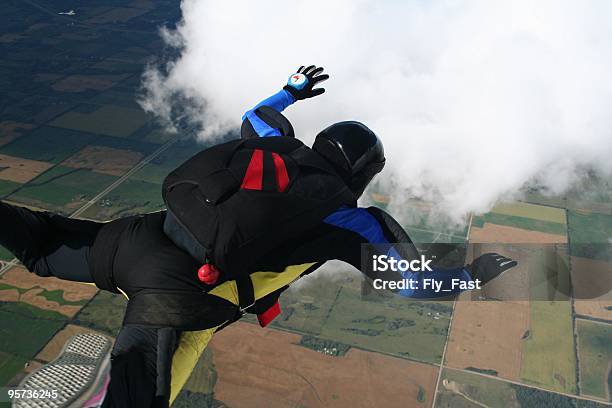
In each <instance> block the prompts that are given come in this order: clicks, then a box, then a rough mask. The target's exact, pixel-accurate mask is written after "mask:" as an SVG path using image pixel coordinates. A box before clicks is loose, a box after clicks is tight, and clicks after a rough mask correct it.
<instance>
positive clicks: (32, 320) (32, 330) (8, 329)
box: [0, 302, 66, 385]
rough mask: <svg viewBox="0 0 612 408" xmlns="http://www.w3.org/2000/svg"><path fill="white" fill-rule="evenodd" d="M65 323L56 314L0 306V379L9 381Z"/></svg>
mask: <svg viewBox="0 0 612 408" xmlns="http://www.w3.org/2000/svg"><path fill="white" fill-rule="evenodd" d="M65 323H66V318H65V317H64V316H63V315H61V314H59V313H56V312H53V311H49V310H42V309H38V308H36V307H34V306H30V305H28V304H25V303H14V302H0V353H2V362H0V365H1V369H0V379H2V380H3V381H4V382H2V383H0V385H4V384H6V381H8V380H9V379H11V378H13V377H14V376H15V375H16V374H17V373H18V372H19V371H21V370H22V369H23V364H22V362H25V361H29V360H30V359H31V358H32V357H34V356H35V355H36V353H38V352H39V351H40V350H41V349H42V348H43V347H44V345H45V344H47V342H48V341H49V340H50V339H51V338H52V337H53V335H55V333H56V332H57V331H58V330H60V329H61V328H62V327H63V326H64V324H65Z"/></svg>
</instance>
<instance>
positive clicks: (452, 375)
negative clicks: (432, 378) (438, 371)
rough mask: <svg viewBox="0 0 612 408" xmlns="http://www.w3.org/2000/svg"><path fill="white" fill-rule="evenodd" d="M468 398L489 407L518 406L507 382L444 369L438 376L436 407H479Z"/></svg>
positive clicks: (512, 390) (505, 407)
mask: <svg viewBox="0 0 612 408" xmlns="http://www.w3.org/2000/svg"><path fill="white" fill-rule="evenodd" d="M444 383H446V385H445V384H444ZM468 398H469V399H468ZM470 399H472V400H473V401H476V402H478V403H481V404H484V405H485V406H487V407H491V408H507V407H517V406H519V404H518V401H517V398H516V393H515V391H514V389H513V388H512V386H511V385H510V384H509V383H506V382H503V381H497V380H493V379H490V378H486V377H482V376H479V375H475V374H469V373H466V372H462V371H455V370H451V369H448V368H447V369H445V370H444V371H443V372H442V376H441V377H440V385H439V388H438V397H437V401H436V407H437V408H472V407H479V405H478V404H476V403H474V402H472V401H470Z"/></svg>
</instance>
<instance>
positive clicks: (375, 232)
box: [324, 207, 472, 298]
mask: <svg viewBox="0 0 612 408" xmlns="http://www.w3.org/2000/svg"><path fill="white" fill-rule="evenodd" d="M324 222H325V223H327V224H330V225H334V226H336V227H339V228H344V229H346V230H349V231H352V232H354V233H357V234H359V235H360V236H361V237H362V238H363V239H364V240H365V242H367V243H370V244H391V242H389V240H388V239H387V237H386V236H385V233H384V231H383V228H382V226H381V224H380V222H379V221H378V220H377V219H376V218H375V217H374V216H373V215H372V214H370V213H369V212H368V211H367V210H366V209H365V208H350V207H343V208H340V209H338V210H337V211H335V212H334V213H332V214H331V215H329V216H327V218H325V220H324ZM385 255H387V256H388V257H393V258H395V259H397V260H400V259H402V256H401V255H400V254H399V253H398V252H397V250H396V249H395V248H393V247H391V248H390V249H389V251H388V252H387V253H386V254H385ZM400 273H401V275H402V277H403V279H412V280H413V281H415V282H417V287H418V288H419V289H402V290H400V291H399V294H400V295H401V296H405V297H411V298H435V297H447V296H449V295H452V294H456V293H459V292H462V290H461V289H459V287H468V286H469V285H466V286H462V285H454V287H453V285H452V283H453V279H459V282H466V283H468V282H471V281H472V278H471V276H470V274H469V272H468V271H467V270H465V268H463V267H461V268H453V269H441V268H436V267H433V268H432V271H427V272H411V271H402V272H400ZM424 279H435V280H436V281H438V282H442V286H441V288H440V289H439V290H438V291H434V289H433V288H431V287H427V288H426V285H424Z"/></svg>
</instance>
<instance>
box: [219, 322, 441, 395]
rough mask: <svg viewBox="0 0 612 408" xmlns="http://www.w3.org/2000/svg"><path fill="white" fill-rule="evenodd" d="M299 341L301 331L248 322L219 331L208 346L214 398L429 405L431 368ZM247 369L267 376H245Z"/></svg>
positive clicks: (433, 370)
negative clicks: (322, 349)
mask: <svg viewBox="0 0 612 408" xmlns="http://www.w3.org/2000/svg"><path fill="white" fill-rule="evenodd" d="M245 338H249V339H250V341H249V342H248V343H246V342H244V340H243V339H245ZM299 342H300V336H299V335H296V334H292V333H285V332H279V331H276V330H263V329H261V328H260V327H258V326H255V325H251V324H248V323H237V324H235V325H233V326H230V327H228V328H227V329H225V330H223V331H222V332H221V333H219V334H218V335H217V336H215V337H214V339H213V341H212V344H211V348H212V350H213V361H214V365H215V367H216V368H217V381H216V384H215V387H214V396H215V399H218V400H220V401H223V403H225V404H227V405H228V406H247V405H248V406H268V407H295V406H296V405H298V406H308V407H310V406H325V407H347V406H351V407H372V406H385V407H396V406H397V407H406V406H414V407H420V406H423V407H426V406H429V404H431V401H432V397H433V390H434V388H435V382H436V378H437V369H436V368H435V367H434V366H430V365H426V364H420V363H416V362H412V361H408V360H404V359H400V358H393V357H390V356H385V355H382V354H377V353H369V352H366V351H363V350H356V349H351V350H349V351H348V353H346V355H344V356H342V357H333V356H329V355H325V354H323V353H318V352H316V351H313V350H310V349H307V348H303V347H301V346H299ZM253 350H258V352H257V353H254V352H253ZM281 356H282V358H280V357H281ZM245 370H248V371H250V372H261V373H265V375H264V376H245V375H244V372H245Z"/></svg>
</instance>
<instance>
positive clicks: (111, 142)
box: [92, 136, 159, 156]
mask: <svg viewBox="0 0 612 408" xmlns="http://www.w3.org/2000/svg"><path fill="white" fill-rule="evenodd" d="M92 144H95V145H96V146H106V147H112V148H113V149H121V150H132V151H134V152H139V153H142V155H143V156H148V155H149V154H151V153H153V151H155V150H156V149H158V148H159V146H157V145H156V144H154V143H149V142H145V141H142V140H134V139H124V138H121V137H112V136H100V137H98V138H96V140H95V142H94V143H92Z"/></svg>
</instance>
